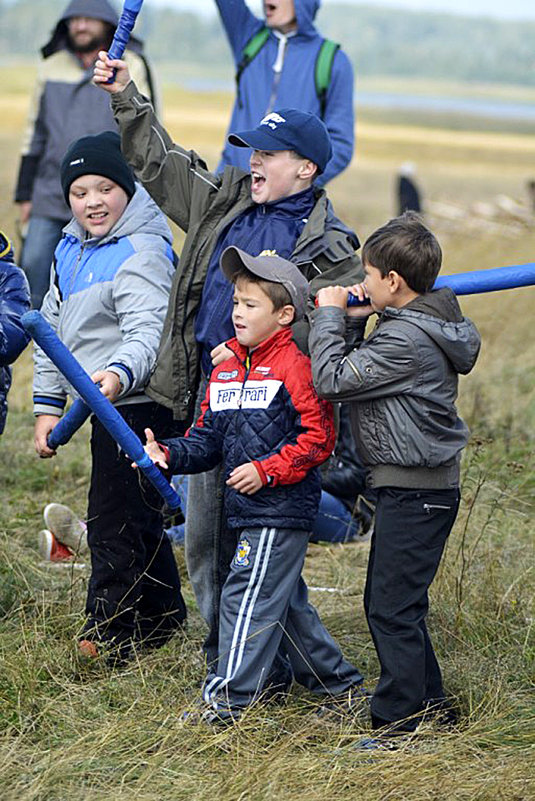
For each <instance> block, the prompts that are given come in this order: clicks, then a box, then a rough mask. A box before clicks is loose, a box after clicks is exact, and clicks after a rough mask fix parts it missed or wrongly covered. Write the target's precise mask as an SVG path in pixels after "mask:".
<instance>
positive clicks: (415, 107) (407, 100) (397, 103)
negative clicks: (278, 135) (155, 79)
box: [181, 78, 535, 120]
mask: <svg viewBox="0 0 535 801" xmlns="http://www.w3.org/2000/svg"><path fill="white" fill-rule="evenodd" d="M181 84H182V85H183V86H184V88H185V89H188V90H190V91H193V92H232V91H233V90H234V84H233V82H232V81H228V80H223V79H222V80H214V79H213V78H186V79H183V80H182V81H181ZM356 107H357V110H358V109H359V108H376V109H400V110H406V111H429V112H435V113H444V114H451V113H461V114H468V115H473V116H477V117H498V118H502V119H514V120H535V104H532V103H509V102H507V101H506V100H492V99H484V98H470V97H429V96H425V95H410V94H398V93H395V92H361V91H359V90H358V89H357V92H356Z"/></svg>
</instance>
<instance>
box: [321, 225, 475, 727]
mask: <svg viewBox="0 0 535 801" xmlns="http://www.w3.org/2000/svg"><path fill="white" fill-rule="evenodd" d="M362 256H363V263H364V269H365V272H366V278H365V280H364V283H363V284H359V285H356V286H355V287H353V288H352V290H351V291H352V292H354V293H355V294H357V295H358V297H359V298H360V299H361V300H364V299H365V298H366V297H367V298H369V300H370V301H371V306H360V307H352V308H347V297H348V289H347V287H339V286H338V287H327V288H325V289H321V290H320V292H319V293H318V308H317V309H316V310H315V311H314V312H313V313H312V315H311V317H312V321H311V322H312V330H311V333H310V350H311V358H312V371H313V377H314V383H315V386H316V389H317V391H318V394H319V395H320V396H321V397H323V398H327V399H329V400H338V401H349V403H350V409H351V416H352V428H353V433H354V436H355V441H356V443H357V448H358V451H359V454H360V456H361V458H362V460H363V462H364V464H365V465H366V466H367V467H368V468H369V472H370V477H371V483H372V486H373V487H374V488H375V489H376V490H377V509H376V518H375V530H374V534H373V537H372V544H371V550H370V558H369V564H368V574H367V580H366V587H365V591H364V608H365V611H366V616H367V619H368V625H369V628H370V632H371V635H372V638H373V641H374V644H375V647H376V650H377V654H378V657H379V662H380V666H381V676H380V679H379V683H378V685H377V688H376V690H375V693H374V696H373V698H372V701H371V715H372V726H373V728H374V729H380V730H383V731H387V732H388V733H390V734H398V733H402V732H410V731H413V730H414V729H415V728H416V726H417V725H418V722H419V720H420V719H421V716H422V714H423V713H424V712H425V711H435V712H441V713H442V714H445V713H446V712H447V711H448V710H449V708H448V704H447V702H446V698H445V694H444V689H443V686H442V677H441V673H440V668H439V666H438V663H437V660H436V657H435V654H434V652H433V647H432V645H431V640H430V638H429V635H428V632H427V628H426V623H425V618H426V615H427V611H428V589H429V586H430V584H431V582H432V581H433V578H434V576H435V574H436V571H437V569H438V565H439V562H440V559H441V556H442V552H443V550H444V545H445V543H446V539H447V537H448V535H449V533H450V531H451V529H452V526H453V523H454V521H455V517H456V515H457V509H458V506H459V497H460V496H459V463H460V456H461V451H462V449H463V448H464V446H465V445H466V443H467V441H468V429H467V427H466V425H465V424H464V423H463V421H462V420H461V419H460V418H459V417H458V416H457V411H456V408H455V400H456V397H457V385H458V374H459V373H461V374H465V373H468V372H469V371H470V370H471V369H472V367H473V366H474V363H475V360H476V358H477V355H478V352H479V347H480V337H479V333H478V331H477V329H476V327H475V326H474V324H473V323H472V322H471V321H470V320H468V319H466V318H465V317H463V316H462V313H461V310H460V308H459V305H458V303H457V300H456V297H455V295H454V294H453V292H452V291H451V290H450V289H448V288H444V289H440V290H438V291H436V292H432V291H431V289H432V286H433V283H434V281H435V278H436V276H437V275H438V272H439V270H440V265H441V260H442V253H441V250H440V246H439V244H438V242H437V240H436V239H435V237H434V236H433V234H432V233H431V232H430V231H429V230H428V229H427V228H426V227H425V226H424V225H423V223H422V222H421V220H420V218H419V217H418V216H417V215H416V214H414V213H410V212H407V213H406V214H404V215H403V216H402V217H398V218H395V219H393V220H390V222H388V223H387V224H386V225H384V226H383V227H382V228H379V229H378V230H377V231H375V233H373V234H372V235H371V236H370V237H369V239H368V240H367V241H366V243H365V245H364V248H363V253H362ZM373 312H378V313H380V318H379V321H378V323H377V326H376V327H375V329H374V331H373V332H372V334H371V335H370V336H369V337H368V338H367V339H366V340H364V339H363V337H364V329H365V327H366V319H367V317H368V316H369V315H370V314H372V313H373Z"/></svg>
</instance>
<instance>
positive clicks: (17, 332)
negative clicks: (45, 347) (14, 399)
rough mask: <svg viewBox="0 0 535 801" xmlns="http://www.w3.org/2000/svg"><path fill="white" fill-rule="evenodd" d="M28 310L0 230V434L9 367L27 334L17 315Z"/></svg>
mask: <svg viewBox="0 0 535 801" xmlns="http://www.w3.org/2000/svg"><path fill="white" fill-rule="evenodd" d="M29 310H30V289H29V286H28V281H27V279H26V276H25V275H24V273H23V272H22V270H21V269H20V267H17V265H16V264H15V262H14V260H13V248H12V247H11V242H10V241H9V239H8V238H7V236H5V235H4V234H3V233H2V232H1V231H0V434H1V433H2V431H3V430H4V428H5V425H6V417H7V393H8V392H9V388H10V386H11V369H10V368H9V366H8V365H10V364H13V362H14V361H15V359H17V357H18V356H20V354H21V353H22V351H23V350H24V348H25V347H26V345H27V344H28V341H29V339H30V337H29V336H28V334H27V333H26V331H25V330H24V328H23V326H22V324H21V322H20V318H21V317H22V315H23V314H25V313H26V312H27V311H29Z"/></svg>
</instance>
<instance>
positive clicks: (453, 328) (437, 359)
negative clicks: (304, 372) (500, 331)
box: [309, 288, 481, 489]
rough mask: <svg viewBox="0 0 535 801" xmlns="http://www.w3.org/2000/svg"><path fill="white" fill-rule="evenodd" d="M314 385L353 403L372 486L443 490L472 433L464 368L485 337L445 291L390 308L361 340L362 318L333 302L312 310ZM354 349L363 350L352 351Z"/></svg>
mask: <svg viewBox="0 0 535 801" xmlns="http://www.w3.org/2000/svg"><path fill="white" fill-rule="evenodd" d="M311 318H312V319H311V325H312V329H311V332H310V339H309V344H310V351H311V358H312V372H313V377H314V384H315V386H316V390H317V391H318V394H319V395H320V396H321V397H323V398H327V399H328V400H337V401H349V402H350V409H351V424H352V429H353V434H354V436H355V441H356V443H357V449H358V451H359V454H360V456H361V458H362V460H363V462H364V464H365V465H366V466H367V467H369V468H370V474H371V481H372V485H373V486H375V487H379V486H396V487H416V488H422V489H424V488H432V489H446V488H448V487H455V486H457V485H458V483H459V461H460V454H461V451H462V449H463V448H464V446H465V445H466V443H467V441H468V437H469V432H468V428H467V426H466V425H465V423H464V422H463V421H462V420H461V419H460V417H459V416H458V415H457V410H456V407H455V402H456V399H457V389H458V374H459V373H461V374H465V373H468V372H469V371H470V370H471V369H472V367H473V366H474V364H475V361H476V358H477V355H478V353H479V348H480V344H481V343H480V336H479V333H478V331H477V329H476V327H475V325H474V324H473V323H472V322H471V320H469V319H467V318H465V317H463V315H462V313H461V310H460V308H459V304H458V303H457V299H456V297H455V295H454V294H453V292H452V291H451V290H450V289H448V288H444V289H440V290H438V291H436V292H430V293H428V294H426V295H421V296H419V297H418V298H416V299H415V300H414V301H412V302H411V303H409V304H407V305H406V306H404V307H403V308H401V309H394V308H391V307H387V308H386V309H385V310H384V311H383V313H382V314H381V317H380V319H379V321H378V324H377V326H376V327H375V329H374V331H373V332H372V334H371V335H370V336H369V337H368V338H367V339H366V340H364V341H362V338H363V335H364V328H365V323H363V322H362V321H358V322H356V321H355V318H353V321H351V318H347V329H346V317H345V314H344V312H343V310H341V309H338V308H335V307H333V306H327V307H321V308H318V309H316V310H315V311H314V312H313V313H312V315H311ZM355 345H357V347H354V346H355Z"/></svg>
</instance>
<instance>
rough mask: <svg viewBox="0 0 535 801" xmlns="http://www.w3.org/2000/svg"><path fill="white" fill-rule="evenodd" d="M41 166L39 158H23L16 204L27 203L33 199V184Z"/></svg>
mask: <svg viewBox="0 0 535 801" xmlns="http://www.w3.org/2000/svg"><path fill="white" fill-rule="evenodd" d="M38 166H39V156H23V157H22V159H21V162H20V169H19V176H18V179H17V187H16V189H15V203H27V202H28V201H29V200H31V199H32V190H33V184H34V181H35V176H36V175H37V168H38Z"/></svg>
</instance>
